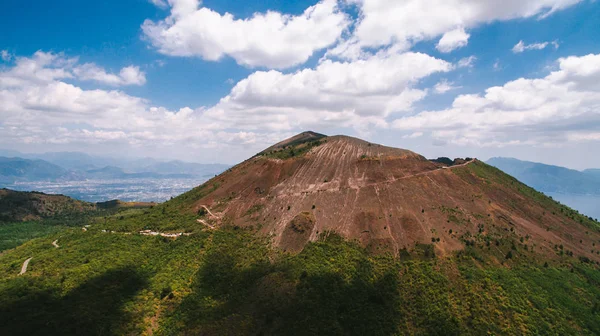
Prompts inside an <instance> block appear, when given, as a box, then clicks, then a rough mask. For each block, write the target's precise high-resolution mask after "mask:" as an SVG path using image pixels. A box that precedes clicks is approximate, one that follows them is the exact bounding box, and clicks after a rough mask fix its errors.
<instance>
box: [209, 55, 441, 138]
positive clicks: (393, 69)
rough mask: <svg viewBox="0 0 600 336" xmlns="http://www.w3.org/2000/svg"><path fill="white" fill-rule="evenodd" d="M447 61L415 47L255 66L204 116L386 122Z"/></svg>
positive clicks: (254, 125) (245, 123)
mask: <svg viewBox="0 0 600 336" xmlns="http://www.w3.org/2000/svg"><path fill="white" fill-rule="evenodd" d="M451 69H452V65H451V64H450V63H448V62H445V61H443V60H439V59H436V58H433V57H431V56H428V55H425V54H421V53H393V52H392V53H390V52H389V51H381V52H379V53H378V54H376V55H374V56H372V57H371V58H369V59H366V60H358V61H353V62H337V61H332V60H325V61H323V62H321V63H320V64H319V65H318V66H317V67H316V68H315V69H304V70H301V71H297V72H295V73H292V74H284V73H281V72H279V71H274V70H272V71H268V72H263V71H259V72H255V73H253V74H252V75H250V76H249V77H248V78H246V79H244V80H242V81H240V82H238V83H237V84H236V85H235V87H234V88H233V89H232V90H231V93H230V94H229V95H228V96H226V97H224V98H223V99H221V101H220V102H219V103H218V104H217V105H216V106H214V107H213V108H210V109H209V110H207V111H206V116H208V117H210V118H213V119H216V120H221V121H222V123H224V124H227V125H233V127H238V128H242V129H250V130H255V129H265V128H267V129H274V130H291V129H295V128H308V127H311V126H314V125H318V126H320V127H326V126H328V125H329V126H337V127H354V128H355V129H357V130H359V131H361V130H362V131H364V130H365V129H366V128H367V127H368V126H369V125H376V126H378V127H387V122H386V120H385V119H386V118H387V117H388V116H390V115H392V114H395V113H406V112H408V111H411V110H412V105H413V103H414V102H416V101H418V100H421V99H423V98H424V97H425V96H426V94H427V92H426V91H425V90H419V89H415V88H414V84H416V83H418V82H419V80H420V79H422V78H424V77H427V76H429V75H431V74H433V73H436V72H447V71H450V70H451Z"/></svg>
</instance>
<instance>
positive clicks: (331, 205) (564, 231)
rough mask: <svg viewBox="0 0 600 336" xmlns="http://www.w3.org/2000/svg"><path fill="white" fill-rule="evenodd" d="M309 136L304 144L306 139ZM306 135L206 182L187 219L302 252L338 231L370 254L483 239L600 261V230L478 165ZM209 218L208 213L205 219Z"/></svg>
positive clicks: (443, 250)
mask: <svg viewBox="0 0 600 336" xmlns="http://www.w3.org/2000/svg"><path fill="white" fill-rule="evenodd" d="M307 134H308V136H307ZM313 134H316V133H303V134H300V135H298V136H296V137H294V138H292V139H289V140H287V141H284V142H282V143H280V144H278V145H276V146H273V147H271V148H269V149H267V150H265V151H264V152H262V153H260V154H258V155H257V156H255V157H253V158H251V159H249V160H247V161H245V162H243V163H241V164H239V165H237V166H235V167H233V168H232V169H230V170H228V171H227V172H225V173H223V174H221V175H219V176H217V177H215V178H214V179H212V180H210V181H208V182H207V183H206V184H205V185H204V186H203V187H200V188H206V186H212V188H213V190H212V191H210V192H207V193H202V196H201V198H200V199H193V200H191V201H189V202H188V203H187V205H186V207H187V211H193V212H195V213H198V214H199V216H200V217H201V218H205V219H206V220H210V222H211V224H215V225H217V226H218V225H235V226H240V227H253V228H255V229H257V230H258V232H259V233H261V234H264V235H272V236H273V242H274V244H275V245H276V246H279V247H281V248H282V249H284V250H289V251H298V250H301V249H302V248H303V246H304V245H305V244H306V243H307V242H308V241H314V240H316V239H318V237H319V236H320V235H321V234H323V233H326V232H329V231H335V232H338V233H340V234H341V235H343V236H344V237H346V238H348V239H356V240H358V241H360V242H361V244H362V245H363V246H365V247H367V248H368V249H370V250H372V251H374V252H378V251H380V252H392V253H394V254H396V255H398V254H401V253H402V251H403V250H404V249H406V250H407V251H413V250H415V249H417V248H419V247H421V246H423V245H425V244H434V246H435V251H436V252H437V253H438V254H441V255H444V254H447V253H449V252H451V251H456V250H461V249H463V248H464V246H465V244H470V243H473V242H474V239H472V238H473V237H474V236H476V235H479V237H480V238H481V237H483V238H484V239H478V240H477V241H485V242H486V244H487V247H488V250H490V251H491V252H493V251H494V249H496V250H499V248H498V247H497V246H500V245H505V244H509V246H510V244H513V245H514V244H517V245H521V246H523V247H525V248H526V249H527V250H529V249H531V250H535V252H536V253H541V254H544V255H548V256H553V255H556V254H557V253H559V252H560V251H558V250H557V248H558V246H562V248H561V250H565V251H573V252H574V253H575V254H576V255H578V256H586V257H589V258H591V259H594V260H598V258H597V257H598V255H597V253H596V252H595V251H594V252H592V250H594V249H595V248H594V246H595V244H596V242H600V240H599V239H600V235H599V234H598V224H597V223H596V222H594V221H591V220H589V219H588V218H585V217H583V216H580V215H578V214H576V213H575V212H572V210H570V209H568V208H566V207H563V206H561V205H560V204H558V203H555V202H553V201H552V200H551V199H549V198H546V197H545V196H543V195H542V194H539V193H537V192H535V191H534V190H532V189H530V188H528V187H527V186H525V185H523V184H521V183H519V182H518V181H517V180H515V179H513V178H512V177H510V176H508V175H506V174H504V173H502V172H500V171H499V170H497V169H495V168H493V167H490V166H488V165H486V164H484V163H482V162H480V161H477V160H474V161H472V162H467V163H464V164H460V165H456V166H453V167H445V166H443V165H442V164H439V163H433V162H430V161H428V160H427V159H425V158H424V157H423V156H420V155H418V154H415V153H413V152H411V151H408V150H402V149H397V148H390V147H385V146H381V145H376V144H371V143H368V142H366V141H363V140H359V139H356V138H351V137H346V136H332V137H320V136H319V135H317V136H316V137H315V136H313ZM204 207H206V208H207V209H210V210H211V213H210V214H209V213H207V211H206V210H205V209H204Z"/></svg>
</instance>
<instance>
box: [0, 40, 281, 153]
mask: <svg viewBox="0 0 600 336" xmlns="http://www.w3.org/2000/svg"><path fill="white" fill-rule="evenodd" d="M76 64H77V59H76V58H69V57H66V56H65V55H63V54H55V53H45V52H42V51H38V52H36V53H35V54H34V55H33V56H31V57H17V58H16V62H15V64H14V66H12V67H8V68H3V69H0V101H2V104H0V129H1V130H2V131H1V132H0V144H2V143H4V144H12V145H14V144H18V143H26V144H101V143H114V144H115V145H119V146H120V145H127V146H134V147H146V148H158V147H168V146H172V147H173V148H186V149H188V150H191V149H194V148H198V147H206V148H209V147H215V148H216V147H224V146H225V147H226V146H231V145H233V144H235V145H236V146H240V143H243V144H251V143H256V144H257V145H258V146H259V148H260V147H263V146H264V145H266V143H264V142H266V141H271V140H273V141H274V140H277V139H279V138H278V137H277V136H278V135H279V134H274V135H269V134H262V133H256V132H247V131H245V132H243V131H236V130H232V129H231V128H228V127H227V125H224V124H222V123H220V122H219V121H218V120H213V119H210V118H207V117H205V116H204V113H205V110H204V109H202V108H200V109H191V108H189V107H183V108H181V109H178V110H169V109H166V108H164V107H157V106H152V105H151V104H150V102H149V101H147V100H146V99H143V98H140V97H135V96H131V95H128V94H126V93H124V92H122V91H118V90H99V89H95V90H86V89H82V88H80V87H78V86H76V85H74V84H71V83H68V81H69V80H74V79H77V76H82V74H81V73H79V72H78V71H75V69H76V68H77V66H76ZM86 69H87V68H86ZM125 69H128V68H125ZM87 70H89V69H87ZM94 70H96V69H95V68H94ZM96 72H99V73H100V74H102V75H104V74H105V73H103V72H102V71H95V72H92V73H96ZM137 75H138V71H137V70H135V69H134V71H130V70H125V71H121V73H120V74H119V80H120V81H126V82H134V81H139V78H138V76H137ZM111 78H112V77H111ZM91 79H94V80H99V79H98V78H91ZM109 81H112V79H111V80H109ZM226 129H227V131H224V130H226ZM207 139H210V141H208V140H207ZM241 141H243V142H241Z"/></svg>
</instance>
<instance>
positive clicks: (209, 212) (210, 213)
mask: <svg viewBox="0 0 600 336" xmlns="http://www.w3.org/2000/svg"><path fill="white" fill-rule="evenodd" d="M202 207H203V208H204V210H206V212H208V214H209V215H211V216H213V217H215V218H216V219H221V217H219V216H217V215H215V214H214V213H212V212H211V211H210V209H208V208H207V207H206V205H202Z"/></svg>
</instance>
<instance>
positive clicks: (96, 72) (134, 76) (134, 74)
mask: <svg viewBox="0 0 600 336" xmlns="http://www.w3.org/2000/svg"><path fill="white" fill-rule="evenodd" d="M73 73H74V74H75V75H76V76H77V78H79V79H81V80H92V81H96V82H99V83H103V84H107V85H113V86H121V85H144V84H146V74H145V73H144V72H143V71H140V67H138V66H133V65H132V66H128V67H125V68H123V69H121V71H120V72H119V73H118V74H112V73H107V72H106V70H104V69H103V68H101V67H99V66H97V65H96V64H93V63H86V64H83V65H80V66H77V67H75V68H74V69H73Z"/></svg>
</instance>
